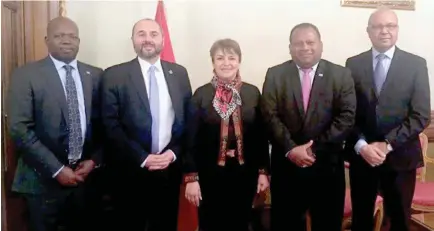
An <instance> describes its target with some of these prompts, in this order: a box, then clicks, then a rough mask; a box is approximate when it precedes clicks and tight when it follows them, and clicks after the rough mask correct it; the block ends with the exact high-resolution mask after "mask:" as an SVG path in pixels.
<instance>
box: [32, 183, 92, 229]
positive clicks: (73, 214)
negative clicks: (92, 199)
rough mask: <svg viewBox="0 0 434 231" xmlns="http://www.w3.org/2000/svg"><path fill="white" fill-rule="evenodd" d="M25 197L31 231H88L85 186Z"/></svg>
mask: <svg viewBox="0 0 434 231" xmlns="http://www.w3.org/2000/svg"><path fill="white" fill-rule="evenodd" d="M23 196H24V199H25V201H26V204H27V208H28V215H29V229H30V230H31V231H58V230H66V231H73V230H75V231H76V230H88V229H87V226H86V223H87V221H88V220H86V219H87V218H89V214H87V213H86V212H87V210H86V207H85V204H86V202H85V185H79V186H77V187H74V188H63V189H56V190H51V191H49V192H47V193H43V194H23Z"/></svg>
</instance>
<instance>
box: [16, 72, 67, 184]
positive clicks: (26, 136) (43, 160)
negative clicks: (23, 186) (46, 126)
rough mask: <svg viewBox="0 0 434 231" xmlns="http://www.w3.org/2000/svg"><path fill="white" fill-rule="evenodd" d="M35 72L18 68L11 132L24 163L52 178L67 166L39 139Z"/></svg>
mask: <svg viewBox="0 0 434 231" xmlns="http://www.w3.org/2000/svg"><path fill="white" fill-rule="evenodd" d="M31 75H32V73H31V72H30V71H29V70H27V71H24V70H22V69H17V70H16V71H15V72H14V74H13V75H12V77H11V85H10V88H9V95H8V108H9V109H8V111H9V132H10V135H11V138H12V140H13V143H14V144H15V148H16V149H17V151H18V152H19V153H20V154H21V155H22V156H21V157H22V158H23V161H24V163H26V164H27V165H28V166H29V167H30V168H33V169H34V170H35V171H36V172H37V173H39V174H40V175H42V176H44V177H47V178H51V177H52V176H53V175H54V174H55V173H56V172H57V171H59V169H60V168H62V166H63V164H62V163H60V161H59V160H58V159H57V157H56V156H55V155H54V153H52V152H51V151H50V150H49V149H48V148H47V147H46V146H45V145H44V144H43V143H42V142H41V141H40V140H39V138H38V137H37V136H36V133H35V127H36V123H35V118H34V110H38V109H37V108H34V105H35V102H34V101H35V98H34V93H35V92H34V91H33V88H32V84H31V81H30V78H31V77H33V76H31Z"/></svg>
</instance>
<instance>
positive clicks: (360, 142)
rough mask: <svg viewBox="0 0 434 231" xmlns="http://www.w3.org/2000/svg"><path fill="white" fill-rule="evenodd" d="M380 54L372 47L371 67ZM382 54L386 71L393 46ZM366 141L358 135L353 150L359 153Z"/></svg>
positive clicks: (391, 56)
mask: <svg viewBox="0 0 434 231" xmlns="http://www.w3.org/2000/svg"><path fill="white" fill-rule="evenodd" d="M378 54H380V52H378V51H377V50H376V49H375V48H372V67H373V68H372V69H373V70H375V67H376V66H377V63H378V59H377V55H378ZM384 54H385V55H386V57H385V58H384V59H383V61H382V62H383V63H382V64H383V67H384V69H386V70H385V73H388V71H389V68H390V64H391V63H392V58H393V55H394V54H395V46H393V47H392V48H390V49H389V50H387V51H386V52H384ZM367 144H368V143H367V142H366V140H365V137H364V136H363V135H361V136H360V138H359V140H358V141H357V143H356V145H355V146H354V150H355V151H356V153H357V154H358V153H360V150H361V149H362V147H364V146H365V145H367Z"/></svg>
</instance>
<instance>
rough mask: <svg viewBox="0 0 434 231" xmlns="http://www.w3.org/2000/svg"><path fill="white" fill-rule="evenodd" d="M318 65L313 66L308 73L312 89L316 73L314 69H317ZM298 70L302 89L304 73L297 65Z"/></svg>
mask: <svg viewBox="0 0 434 231" xmlns="http://www.w3.org/2000/svg"><path fill="white" fill-rule="evenodd" d="M318 64H319V62H318V63H317V64H315V65H313V67H311V69H312V71H311V72H310V73H309V77H310V86H311V87H312V85H313V80H314V79H315V73H316V69H317V68H318ZM297 68H298V74H299V75H300V83H301V87H302V88H303V77H304V72H303V70H302V68H301V67H299V66H298V65H297Z"/></svg>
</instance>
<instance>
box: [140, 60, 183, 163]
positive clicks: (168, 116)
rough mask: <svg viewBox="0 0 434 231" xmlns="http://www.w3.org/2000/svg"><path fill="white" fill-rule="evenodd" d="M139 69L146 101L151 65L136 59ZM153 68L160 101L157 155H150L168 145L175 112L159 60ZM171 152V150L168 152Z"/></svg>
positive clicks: (159, 151) (174, 157)
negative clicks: (144, 87) (143, 82)
mask: <svg viewBox="0 0 434 231" xmlns="http://www.w3.org/2000/svg"><path fill="white" fill-rule="evenodd" d="M138 60H139V64H140V68H141V70H142V75H143V78H144V81H145V86H146V89H147V94H148V99H149V87H150V77H149V68H150V67H151V65H152V64H150V63H149V62H147V61H145V60H143V59H141V58H140V57H139V58H138ZM153 66H154V67H155V77H156V79H157V85H158V96H159V101H160V108H159V109H160V113H159V115H160V124H159V126H160V127H159V132H158V134H159V136H160V137H159V139H158V140H159V145H158V153H152V154H160V153H161V151H162V150H163V149H164V148H165V147H166V146H167V145H168V144H169V142H170V140H171V139H172V125H173V123H174V121H175V112H174V110H173V106H172V99H171V98H170V94H169V88H168V87H167V83H166V78H165V77H164V72H163V68H162V67H161V60H160V59H158V60H157V62H155V64H154V65H153ZM143 90H145V89H143ZM170 151H171V150H170ZM172 154H173V161H175V159H176V156H175V154H174V153H173V152H172ZM146 161H147V159H146V160H145V161H143V163H142V164H141V165H140V166H141V167H142V168H143V167H144V166H145V164H146Z"/></svg>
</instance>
